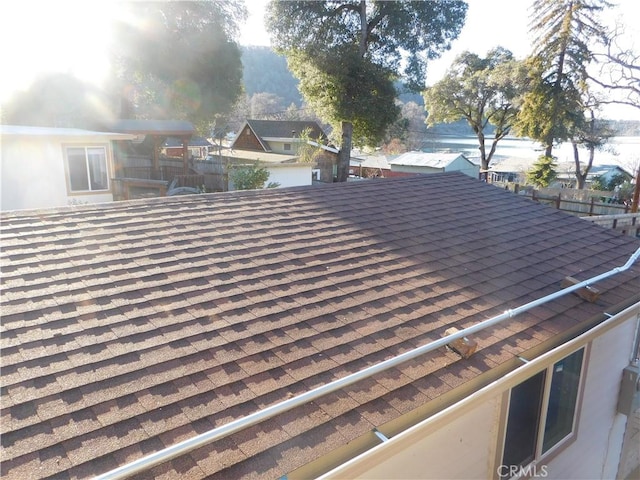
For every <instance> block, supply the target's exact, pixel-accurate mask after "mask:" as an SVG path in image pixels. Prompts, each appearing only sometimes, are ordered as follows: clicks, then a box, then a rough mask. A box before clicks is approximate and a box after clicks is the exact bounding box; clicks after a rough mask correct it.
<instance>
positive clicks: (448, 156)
mask: <svg viewBox="0 0 640 480" xmlns="http://www.w3.org/2000/svg"><path fill="white" fill-rule="evenodd" d="M389 165H390V166H391V172H392V173H396V174H397V173H404V174H430V173H442V172H462V173H464V174H465V175H468V176H470V177H472V178H478V176H479V174H480V166H479V165H477V164H475V163H473V162H472V161H471V160H469V159H468V158H467V157H466V156H464V155H463V154H462V153H441V152H432V153H430V152H418V151H413V152H406V153H403V154H402V155H398V156H397V157H394V158H391V159H389Z"/></svg>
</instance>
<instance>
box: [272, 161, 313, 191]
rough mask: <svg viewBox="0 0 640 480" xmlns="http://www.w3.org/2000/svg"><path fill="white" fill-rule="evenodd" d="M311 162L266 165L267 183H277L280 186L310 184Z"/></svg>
mask: <svg viewBox="0 0 640 480" xmlns="http://www.w3.org/2000/svg"><path fill="white" fill-rule="evenodd" d="M311 167H312V165H311V164H295V165H285V164H280V165H277V166H268V167H267V170H268V171H269V180H267V182H268V183H271V182H276V183H279V184H280V185H279V186H280V187H297V186H303V185H311Z"/></svg>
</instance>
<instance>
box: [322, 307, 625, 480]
mask: <svg viewBox="0 0 640 480" xmlns="http://www.w3.org/2000/svg"><path fill="white" fill-rule="evenodd" d="M637 309H638V307H637V306H636V314H635V315H637ZM635 315H632V316H630V317H627V319H626V320H625V321H624V322H623V323H621V324H619V325H617V326H615V327H614V328H612V329H610V330H608V331H607V332H604V333H603V334H602V335H601V336H598V337H596V338H595V339H593V341H592V345H591V350H590V354H589V358H588V364H587V370H586V376H585V377H584V394H583V400H582V405H581V409H580V413H579V423H578V427H577V436H576V439H575V441H574V442H573V443H571V444H570V445H568V446H565V447H564V448H563V449H562V450H561V451H560V452H559V453H558V454H557V455H556V456H555V457H553V458H548V459H545V458H544V457H543V458H542V459H541V460H540V462H539V463H538V465H537V466H536V467H535V468H536V469H537V470H535V471H536V472H537V475H538V477H537V478H542V477H544V478H546V479H558V480H560V479H563V480H566V479H581V480H582V479H591V478H599V479H611V478H615V477H616V473H617V469H618V463H619V459H620V452H621V448H622V440H623V435H624V429H625V424H626V417H625V416H624V415H621V414H618V413H616V405H617V401H618V391H619V388H620V380H621V375H622V370H623V368H625V367H626V366H627V365H628V364H629V356H630V353H631V349H632V343H633V338H634V332H635V328H636V316H635ZM573 348H577V347H573ZM568 353H569V352H566V354H568ZM563 355H564V354H563ZM560 358H561V357H560ZM553 363H554V362H553V361H551V362H548V363H541V364H540V365H543V364H544V365H545V366H548V365H552V364H553ZM530 366H531V367H532V368H534V365H533V363H532V364H531V365H530ZM536 368H538V367H536ZM528 376H530V374H527V376H526V377H523V378H519V379H518V381H517V383H519V382H521V381H523V380H524V379H526V378H528ZM516 378H518V374H516V373H515V372H514V375H512V379H511V380H505V379H504V378H502V379H500V380H498V381H496V382H494V383H493V384H492V385H490V386H489V387H487V388H486V389H484V392H485V394H482V395H477V398H478V399H479V400H477V401H476V400H474V399H473V397H470V398H469V399H466V400H467V401H466V403H465V402H462V403H464V407H463V408H460V407H458V406H456V407H453V408H452V409H450V412H449V414H448V415H446V417H445V416H441V417H440V419H439V420H437V421H435V422H431V420H432V419H429V420H426V421H425V422H422V423H421V424H418V425H416V426H415V427H412V428H411V429H409V430H407V431H405V432H403V433H402V434H400V435H398V436H397V437H395V438H393V439H391V441H388V442H386V443H383V444H381V445H379V446H377V447H375V448H373V449H372V450H370V451H368V452H366V453H365V454H362V455H360V456H359V457H356V458H355V459H353V460H351V461H349V462H347V463H346V464H345V465H343V466H342V467H338V468H337V469H335V470H333V471H331V472H329V473H327V474H326V475H324V476H322V477H321V479H322V480H329V479H335V480H337V479H343V478H366V479H388V478H403V479H427V478H440V479H443V478H461V479H462V478H464V479H476V478H477V479H481V478H482V479H486V478H497V473H496V472H497V469H498V465H497V464H496V462H497V461H498V455H497V454H496V451H497V449H498V448H500V447H499V446H500V445H501V439H499V438H498V436H499V432H500V429H499V425H500V418H501V416H502V413H501V408H502V401H501V399H502V396H503V394H504V393H505V392H507V391H508V390H509V386H508V385H507V386H504V385H503V383H504V382H506V381H510V382H511V383H513V382H514V379H516ZM457 411H459V412H460V414H457V413H456V412H457ZM437 417H438V415H436V416H435V417H434V419H435V418H437ZM534 477H535V476H534Z"/></svg>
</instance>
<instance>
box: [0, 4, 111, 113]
mask: <svg viewBox="0 0 640 480" xmlns="http://www.w3.org/2000/svg"><path fill="white" fill-rule="evenodd" d="M115 7H116V4H115V2H109V1H96V2H94V1H83V2H70V1H62V2H33V3H32V2H3V3H2V5H1V6H0V18H1V20H0V48H1V49H2V57H3V60H4V66H5V68H3V73H2V76H0V100H5V99H7V98H9V97H10V96H11V95H12V94H13V93H14V92H16V91H20V90H26V89H27V88H28V87H29V85H30V84H31V83H32V82H33V80H34V79H35V78H36V77H38V76H39V75H41V74H43V73H48V72H62V73H70V74H73V75H75V76H76V77H78V78H80V79H81V80H83V81H86V82H90V83H94V84H96V85H100V84H101V83H102V82H103V80H104V79H105V77H106V74H107V72H108V69H109V56H108V44H109V42H110V40H111V19H112V18H113V14H114V9H115Z"/></svg>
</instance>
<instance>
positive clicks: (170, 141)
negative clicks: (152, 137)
mask: <svg viewBox="0 0 640 480" xmlns="http://www.w3.org/2000/svg"><path fill="white" fill-rule="evenodd" d="M212 147H213V144H212V143H211V142H210V141H209V140H207V139H206V138H204V137H191V139H189V143H188V145H187V149H188V150H189V157H190V158H194V159H203V158H206V156H207V155H208V154H209V151H210V150H211V148H212ZM161 153H162V154H163V155H166V156H167V157H182V155H183V153H184V151H183V145H182V140H181V139H180V138H178V137H168V138H167V139H166V140H165V142H164V144H163V145H162V149H161Z"/></svg>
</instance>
